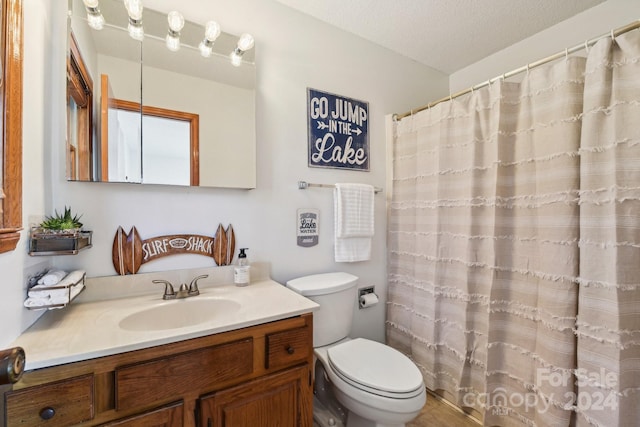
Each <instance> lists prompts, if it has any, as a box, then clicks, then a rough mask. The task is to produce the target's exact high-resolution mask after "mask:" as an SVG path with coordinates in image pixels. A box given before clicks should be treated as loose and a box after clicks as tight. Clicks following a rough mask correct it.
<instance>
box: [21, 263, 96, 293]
mask: <svg viewBox="0 0 640 427" xmlns="http://www.w3.org/2000/svg"><path fill="white" fill-rule="evenodd" d="M84 274H85V272H84V270H75V271H72V272H71V273H69V274H67V275H66V276H65V277H64V279H62V280H60V281H59V282H58V283H57V284H56V285H55V289H50V288H51V287H54V285H52V286H46V285H36V286H33V287H32V288H30V289H29V292H28V295H29V297H31V298H60V297H65V296H67V295H68V290H67V289H64V288H65V287H69V286H72V285H75V284H76V283H78V282H80V281H81V280H82V278H83V277H84Z"/></svg>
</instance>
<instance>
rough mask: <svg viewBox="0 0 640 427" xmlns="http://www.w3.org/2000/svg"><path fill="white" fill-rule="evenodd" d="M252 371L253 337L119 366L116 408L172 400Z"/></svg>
mask: <svg viewBox="0 0 640 427" xmlns="http://www.w3.org/2000/svg"><path fill="white" fill-rule="evenodd" d="M252 372H253V338H246V339H243V340H239V341H234V342H230V343H227V344H221V345H216V346H212V347H206V348H203V349H198V350H193V351H187V352H185V353H181V354H177V355H175V356H170V357H166V358H161V359H156V360H151V361H148V362H142V363H136V364H133V365H128V366H123V367H120V368H116V372H115V381H116V382H115V386H116V409H117V410H119V411H121V410H129V409H133V408H137V407H145V406H150V405H155V404H159V403H165V402H171V401H173V400H175V399H176V396H181V395H183V394H185V393H189V392H192V391H193V390H202V391H210V390H214V389H216V388H217V387H219V386H220V385H225V384H229V383H232V382H234V381H235V382H238V381H241V380H242V377H243V376H246V375H250V374H251V373H252Z"/></svg>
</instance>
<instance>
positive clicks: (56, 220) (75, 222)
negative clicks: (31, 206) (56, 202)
mask: <svg viewBox="0 0 640 427" xmlns="http://www.w3.org/2000/svg"><path fill="white" fill-rule="evenodd" d="M81 216H82V215H80V216H78V215H73V216H72V215H71V208H68V207H66V206H65V207H64V215H60V214H59V213H58V211H57V210H56V211H55V215H54V216H47V217H45V219H44V221H42V222H41V223H40V228H42V229H44V230H73V229H79V228H81V227H82V223H81V222H80V217H81Z"/></svg>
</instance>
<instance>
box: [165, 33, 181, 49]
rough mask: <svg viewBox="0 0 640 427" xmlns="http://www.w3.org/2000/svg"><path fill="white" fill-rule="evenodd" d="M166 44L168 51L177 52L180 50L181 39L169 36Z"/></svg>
mask: <svg viewBox="0 0 640 427" xmlns="http://www.w3.org/2000/svg"><path fill="white" fill-rule="evenodd" d="M165 42H166V44H167V49H169V50H170V51H172V52H177V51H179V50H180V39H179V38H178V37H175V36H172V35H171V34H167V38H166V39H165Z"/></svg>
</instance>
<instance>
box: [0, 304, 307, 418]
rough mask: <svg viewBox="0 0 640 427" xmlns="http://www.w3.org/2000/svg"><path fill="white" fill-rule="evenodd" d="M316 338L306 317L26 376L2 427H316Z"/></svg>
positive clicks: (8, 399)
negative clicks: (314, 348)
mask: <svg viewBox="0 0 640 427" xmlns="http://www.w3.org/2000/svg"><path fill="white" fill-rule="evenodd" d="M312 330H313V324H312V315H311V314H310V313H309V314H304V315H301V316H297V317H292V318H289V319H284V320H279V321H275V322H270V323H265V324H261V325H257V326H252V327H248V328H243V329H239V330H235V331H230V332H224V333H220V334H215V335H210V336H206V337H202V338H194V339H190V340H185V341H180V342H175V343H171V344H165V345H161V346H157V347H151V348H147V349H142V350H136V351H131V352H127V353H121V354H116V355H113V356H106V357H102V358H98V359H91V360H86V361H81V362H75V363H70V364H67V365H59V366H54V367H50V368H43V369H37V370H32V371H27V372H25V373H24V375H23V377H22V378H21V380H20V381H19V382H18V383H16V384H14V386H13V389H12V390H10V391H7V392H5V393H4V399H3V401H4V406H5V408H4V414H3V417H2V422H3V424H2V425H3V426H7V427H8V426H16V425H21V426H47V425H51V426H56V427H59V426H73V425H83V426H85V425H86V426H95V425H101V426H126V427H138V426H141V427H142V426H145V427H146V426H151V425H153V426H166V427H178V426H189V427H191V426H193V427H196V426H201V427H214V426H215V427H223V426H224V427H243V426H246V427H270V426H280V427H312V424H313V421H312V400H313V391H312V383H311V382H312V379H311V378H312V374H311V369H312V362H313V360H312V359H313V335H312ZM28 357H29V355H28V353H27V358H28Z"/></svg>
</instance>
